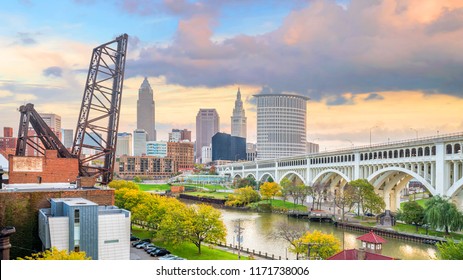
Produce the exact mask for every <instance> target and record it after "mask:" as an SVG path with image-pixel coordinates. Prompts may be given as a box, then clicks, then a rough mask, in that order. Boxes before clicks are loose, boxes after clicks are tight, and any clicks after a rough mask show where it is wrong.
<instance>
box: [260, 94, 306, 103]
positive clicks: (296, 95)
mask: <svg viewBox="0 0 463 280" xmlns="http://www.w3.org/2000/svg"><path fill="white" fill-rule="evenodd" d="M253 96H254V97H262V96H286V97H298V98H302V99H305V100H306V101H309V100H310V98H309V97H307V96H304V95H300V94H297V93H287V92H285V93H258V94H254V95H253Z"/></svg>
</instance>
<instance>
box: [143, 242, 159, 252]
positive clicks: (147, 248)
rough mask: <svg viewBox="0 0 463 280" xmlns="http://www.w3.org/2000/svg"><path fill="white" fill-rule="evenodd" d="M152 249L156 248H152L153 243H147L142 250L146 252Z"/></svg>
mask: <svg viewBox="0 0 463 280" xmlns="http://www.w3.org/2000/svg"><path fill="white" fill-rule="evenodd" d="M154 247H156V246H154V244H153V243H148V244H147V245H146V246H145V247H143V249H144V250H145V251H148V250H149V249H151V248H154Z"/></svg>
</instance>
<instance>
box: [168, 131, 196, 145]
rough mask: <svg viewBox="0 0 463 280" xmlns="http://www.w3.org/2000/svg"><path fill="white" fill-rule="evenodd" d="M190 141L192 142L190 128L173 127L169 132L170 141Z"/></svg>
mask: <svg viewBox="0 0 463 280" xmlns="http://www.w3.org/2000/svg"><path fill="white" fill-rule="evenodd" d="M184 141H189V142H191V131H189V130H188V129H186V128H185V129H183V130H180V129H176V128H173V129H172V132H169V142H184Z"/></svg>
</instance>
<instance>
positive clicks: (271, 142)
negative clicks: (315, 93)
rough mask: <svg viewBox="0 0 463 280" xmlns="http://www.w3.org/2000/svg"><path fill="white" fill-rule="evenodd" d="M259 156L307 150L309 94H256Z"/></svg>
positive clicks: (261, 157)
mask: <svg viewBox="0 0 463 280" xmlns="http://www.w3.org/2000/svg"><path fill="white" fill-rule="evenodd" d="M254 97H255V98H256V99H257V158H258V159H272V158H279V157H286V156H295V155H301V154H305V153H306V151H307V141H306V135H307V133H306V118H307V100H309V98H308V97H305V96H301V95H297V94H262V93H261V94H257V95H254Z"/></svg>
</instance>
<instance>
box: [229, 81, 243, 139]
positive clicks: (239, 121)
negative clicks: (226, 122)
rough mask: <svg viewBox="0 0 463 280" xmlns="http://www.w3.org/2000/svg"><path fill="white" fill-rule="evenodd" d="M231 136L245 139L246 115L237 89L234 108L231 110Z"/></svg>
mask: <svg viewBox="0 0 463 280" xmlns="http://www.w3.org/2000/svg"><path fill="white" fill-rule="evenodd" d="M231 136H238V137H242V138H246V115H245V113H244V108H243V101H241V92H240V89H239V88H238V92H237V93H236V100H235V108H233V115H232V117H231Z"/></svg>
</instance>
